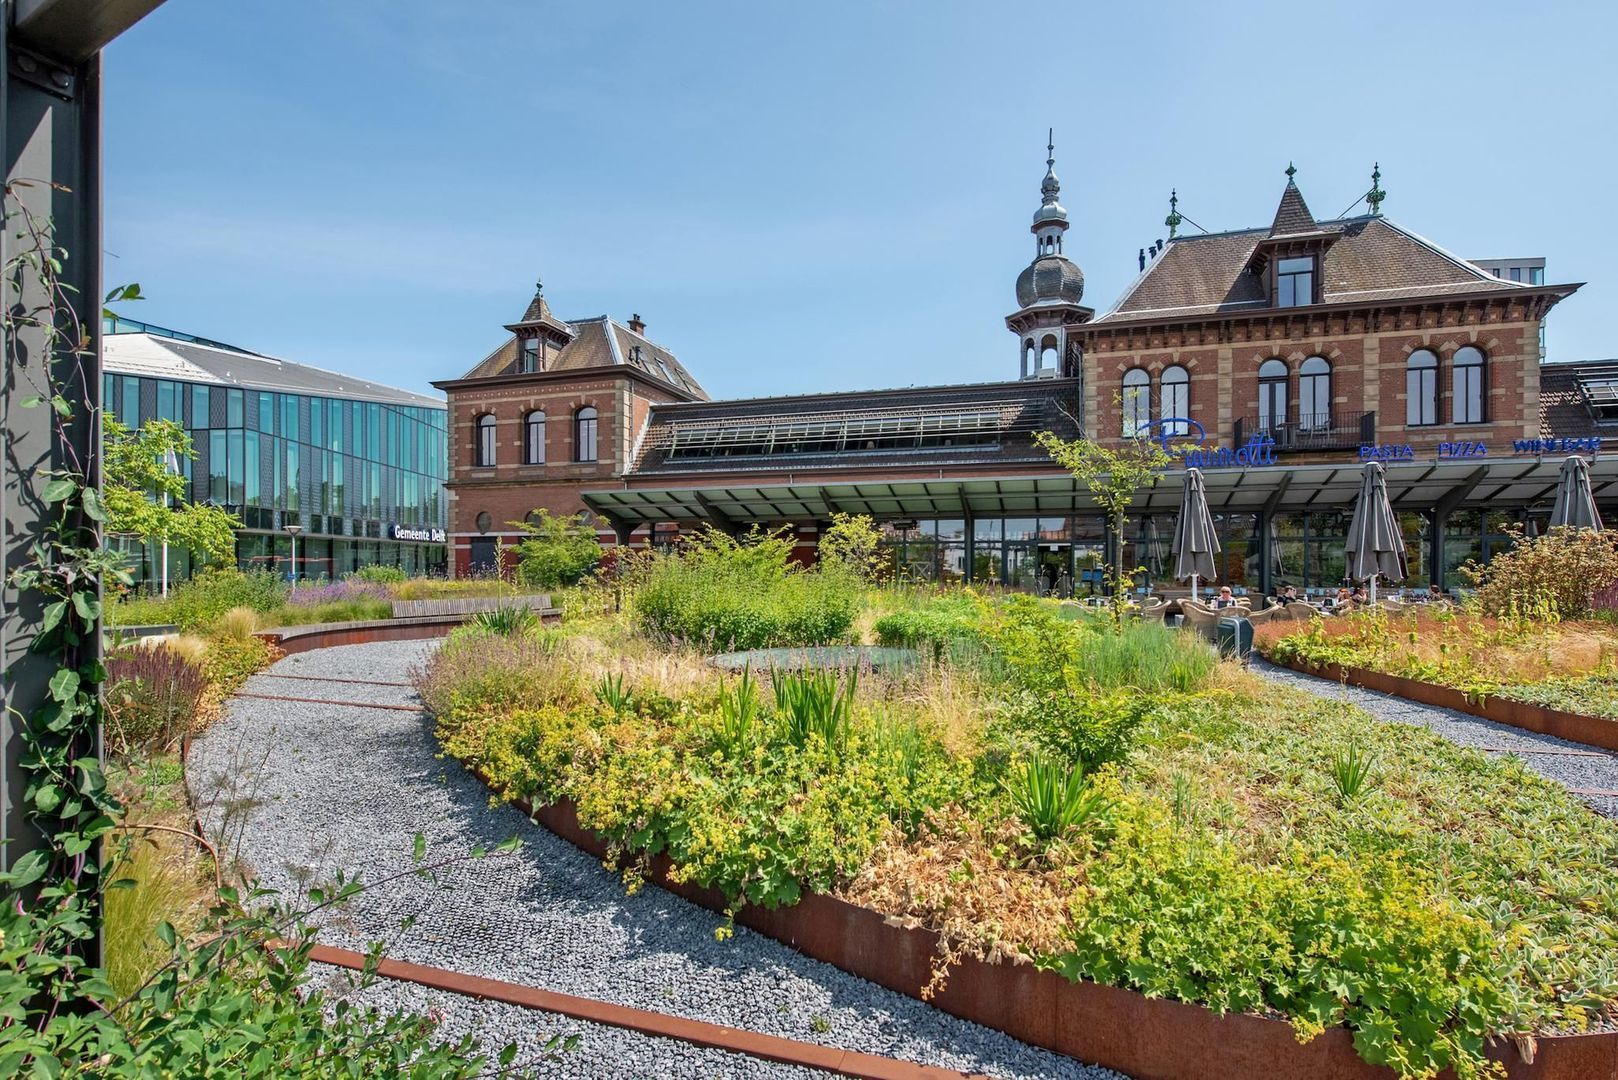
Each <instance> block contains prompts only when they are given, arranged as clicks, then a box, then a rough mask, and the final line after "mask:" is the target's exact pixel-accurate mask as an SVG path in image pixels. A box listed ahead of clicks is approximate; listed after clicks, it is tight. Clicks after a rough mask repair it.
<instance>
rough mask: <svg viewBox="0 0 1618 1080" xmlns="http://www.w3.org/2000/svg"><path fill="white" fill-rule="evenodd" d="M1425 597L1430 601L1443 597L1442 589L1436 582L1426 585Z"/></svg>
mask: <svg viewBox="0 0 1618 1080" xmlns="http://www.w3.org/2000/svg"><path fill="white" fill-rule="evenodd" d="M1427 599H1428V600H1430V601H1437V600H1442V599H1444V590H1443V588H1442V587H1441V586H1440V585H1439V584H1438V583H1437V582H1434V583H1433V584H1431V585H1429V586H1427Z"/></svg>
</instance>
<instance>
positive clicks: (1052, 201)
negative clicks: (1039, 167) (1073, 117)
mask: <svg viewBox="0 0 1618 1080" xmlns="http://www.w3.org/2000/svg"><path fill="white" fill-rule="evenodd" d="M1045 138H1046V143H1045V180H1044V182H1043V183H1041V184H1040V185H1039V193H1040V194H1041V195H1042V196H1044V198H1043V199H1041V202H1043V203H1044V205H1046V206H1055V205H1056V198H1057V196H1058V195H1060V194H1061V193H1062V182H1061V181H1060V180H1058V179H1056V129H1055V128H1047V129H1046V131H1045Z"/></svg>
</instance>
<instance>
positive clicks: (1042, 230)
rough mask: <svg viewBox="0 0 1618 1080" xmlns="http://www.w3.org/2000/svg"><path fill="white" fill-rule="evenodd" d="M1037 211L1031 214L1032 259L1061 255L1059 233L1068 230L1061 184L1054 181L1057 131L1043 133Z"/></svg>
mask: <svg viewBox="0 0 1618 1080" xmlns="http://www.w3.org/2000/svg"><path fill="white" fill-rule="evenodd" d="M1039 194H1040V200H1039V209H1038V210H1037V211H1035V212H1034V224H1033V227H1032V231H1033V234H1034V258H1036V259H1038V258H1040V257H1041V256H1044V255H1060V254H1061V253H1062V234H1063V233H1064V232H1066V231H1067V211H1066V210H1064V209H1062V204H1061V203H1060V202H1058V201H1057V199H1058V198H1059V197H1060V196H1061V194H1062V183H1061V181H1059V180H1057V179H1056V131H1055V129H1054V128H1052V129H1050V130H1049V131H1047V133H1046V143H1045V179H1044V180H1043V181H1042V182H1041V183H1040V185H1039Z"/></svg>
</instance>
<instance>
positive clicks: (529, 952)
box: [188, 641, 1119, 1080]
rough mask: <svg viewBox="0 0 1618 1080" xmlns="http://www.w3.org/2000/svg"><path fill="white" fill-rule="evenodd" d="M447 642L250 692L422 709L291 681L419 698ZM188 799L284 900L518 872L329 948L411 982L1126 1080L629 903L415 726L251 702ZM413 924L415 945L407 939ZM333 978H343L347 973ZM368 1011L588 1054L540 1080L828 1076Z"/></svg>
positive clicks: (410, 903) (569, 1058)
mask: <svg viewBox="0 0 1618 1080" xmlns="http://www.w3.org/2000/svg"><path fill="white" fill-rule="evenodd" d="M435 647H436V642H430V641H429V642H387V643H379V644H373V645H348V646H341V647H337V648H331V649H323V650H319V651H316V652H311V653H305V654H302V655H297V656H290V657H287V658H286V659H284V660H281V661H280V662H279V663H277V664H275V665H274V666H273V667H271V668H270V669H269V671H268V672H266V673H264V674H261V675H257V676H254V678H253V679H252V680H251V681H250V682H249V683H248V685H247V687H246V691H247V692H248V693H254V694H275V695H285V696H288V697H302V698H331V699H342V700H345V701H367V702H372V703H384V704H417V703H418V701H417V698H416V697H415V695H414V693H413V691H411V690H410V689H409V688H407V687H402V686H400V687H395V686H372V685H362V684H354V683H332V682H324V681H308V680H304V679H298V680H292V679H281V678H276V677H275V676H276V675H277V674H297V675H314V676H322V677H335V678H345V679H374V680H382V681H403V680H404V679H405V678H406V672H407V670H408V669H409V667H410V666H411V665H412V664H414V663H417V662H419V661H420V660H422V659H423V658H425V657H426V656H427V655H428V654H429V653H430V652H431V650H432V649H433V648H435ZM188 780H189V783H190V785H191V789H192V793H193V798H194V799H195V801H196V805H197V806H198V808H199V814H200V815H201V816H202V818H203V820H204V822H205V824H206V826H207V828H208V829H209V831H210V832H214V833H216V834H219V835H221V836H223V837H224V839H225V842H226V843H232V842H233V841H234V842H235V843H237V844H238V845H239V850H240V854H241V856H242V857H243V858H244V859H245V860H246V861H247V863H248V864H249V865H251V866H252V867H253V868H254V869H255V870H256V871H257V873H258V874H259V875H260V878H261V880H262V881H263V882H264V883H265V884H266V885H269V886H271V887H274V888H280V889H283V890H286V889H295V888H297V887H298V886H299V885H300V884H303V883H306V882H311V881H319V880H322V879H326V878H329V877H330V875H331V872H332V871H334V870H336V869H339V868H346V869H348V870H363V871H364V875H365V877H366V879H367V880H375V879H377V878H379V877H381V876H384V875H386V874H388V873H391V872H397V871H400V870H406V869H408V868H409V867H410V866H411V848H412V840H413V837H414V836H415V834H416V832H417V831H418V830H419V831H420V832H422V833H424V834H425V836H426V839H427V860H428V861H429V862H430V861H432V860H433V859H434V858H441V857H445V856H449V855H453V854H459V853H464V852H466V851H469V850H470V849H471V848H472V847H474V846H476V845H480V844H481V845H484V846H486V847H490V848H492V847H493V846H495V845H496V844H498V843H500V842H501V841H502V840H504V839H506V838H507V837H510V836H513V835H519V836H521V837H522V839H523V846H522V848H521V849H520V850H519V852H518V853H517V854H516V855H513V856H491V857H488V858H485V859H481V860H476V861H470V862H462V863H457V864H456V865H454V866H453V867H451V868H449V869H447V870H445V871H443V872H441V874H440V875H439V881H438V883H437V884H434V883H432V882H428V881H423V880H421V879H419V878H417V877H414V876H409V877H405V878H403V879H401V880H400V881H397V882H393V883H391V884H389V885H387V886H385V887H381V888H378V889H377V890H375V891H372V892H368V893H366V894H365V895H364V896H362V897H361V898H360V899H359V900H357V901H356V902H355V903H354V904H353V905H351V906H350V907H349V908H347V909H345V911H344V912H343V913H342V915H341V916H340V918H339V919H338V920H337V921H335V922H334V923H333V924H331V925H329V926H327V927H324V928H323V929H322V932H321V940H322V941H325V942H327V943H328V944H332V945H339V946H346V947H350V948H363V947H364V943H365V942H368V941H372V940H386V941H387V942H388V950H387V951H388V954H389V955H390V956H394V957H396V958H398V959H401V960H409V961H414V962H416V963H422V964H432V965H437V966H439V967H444V968H449V969H451V970H454V971H460V972H465V973H468V974H473V975H484V976H489V977H492V978H499V979H506V980H509V981H512V982H518V983H524V984H527V985H531V986H538V987H543V988H545V989H549V990H556V991H560V992H563V993H570V994H578V995H581V996H584V997H592V998H598V999H601V1000H605V1001H611V1002H616V1003H618V1004H622V1005H630V1006H636V1007H639V1008H643V1009H652V1010H656V1011H658V1012H664V1013H670V1014H674V1015H680V1016H688V1017H692V1018H695V1019H700V1020H707V1021H710V1022H713V1023H719V1024H728V1025H731V1026H733V1027H738V1028H746V1029H749V1030H753V1031H759V1032H763V1033H767V1034H772V1035H780V1036H784V1037H787V1038H792V1039H798V1040H802V1041H805V1042H816V1043H822V1044H825V1045H830V1046H839V1047H844V1048H847V1049H852V1050H860V1051H864V1052H867V1053H873V1054H883V1055H888V1056H891V1057H897V1058H904V1059H907V1060H911V1061H918V1062H923V1063H926V1064H930V1065H940V1066H946V1067H949V1068H953V1069H959V1070H962V1071H965V1072H972V1073H982V1074H986V1075H991V1076H1000V1077H1080V1078H1089V1080H1102V1078H1114V1080H1116V1078H1118V1077H1119V1074H1118V1073H1114V1072H1111V1071H1109V1070H1105V1069H1101V1068H1097V1067H1093V1066H1086V1065H1081V1064H1079V1063H1077V1062H1075V1061H1073V1060H1071V1059H1069V1058H1066V1057H1062V1056H1060V1055H1056V1054H1052V1053H1049V1052H1047V1051H1044V1050H1038V1049H1035V1048H1033V1047H1030V1046H1028V1045H1026V1044H1024V1043H1021V1042H1018V1041H1017V1040H1015V1039H1012V1038H1010V1037H1008V1036H1006V1035H1003V1034H1001V1033H999V1032H996V1031H991V1030H989V1029H987V1028H983V1027H980V1026H978V1025H976V1024H971V1023H967V1022H965V1021H962V1020H957V1019H955V1018H954V1017H951V1016H948V1015H946V1014H944V1013H942V1012H939V1011H938V1010H936V1009H933V1008H932V1007H930V1006H928V1005H925V1004H923V1003H921V1002H918V1001H915V1000H913V999H911V998H908V997H905V996H903V995H901V994H896V993H893V992H892V991H889V990H884V989H882V988H881V987H878V986H876V985H874V984H872V983H869V982H866V981H865V980H863V979H858V978H855V977H854V976H851V975H848V974H846V973H844V972H842V971H839V970H838V969H836V968H834V967H831V966H830V965H827V964H822V963H819V962H817V961H814V960H810V959H807V958H806V957H804V956H802V955H801V954H799V953H797V952H794V951H793V950H791V949H789V948H787V947H786V946H784V945H781V944H780V943H778V942H775V941H772V940H770V939H768V938H765V937H761V936H759V935H757V934H754V933H753V932H752V931H749V930H747V929H745V928H743V927H737V928H736V934H735V937H734V939H732V940H730V941H727V942H719V941H716V940H715V939H714V934H713V932H714V929H715V927H717V926H718V925H719V922H720V920H719V917H718V916H716V915H714V914H713V913H712V912H709V911H707V910H705V909H703V908H700V907H697V906H695V905H693V904H690V903H688V902H687V901H685V900H682V899H680V898H679V897H676V896H674V895H672V894H670V893H667V892H665V891H663V890H661V889H658V888H656V887H653V886H647V887H645V888H643V889H642V890H641V891H640V892H639V893H638V894H637V895H635V896H627V895H625V892H624V887H623V885H622V883H621V882H620V880H619V878H618V876H617V875H616V874H614V873H611V872H609V871H607V870H605V869H603V868H602V866H601V865H600V863H598V862H597V861H596V860H595V859H593V858H591V857H590V856H589V855H586V854H584V853H583V852H581V851H579V850H578V849H576V848H574V847H573V846H572V845H570V844H568V843H567V842H565V841H563V840H560V839H558V838H556V837H554V836H552V835H551V834H550V833H549V832H547V831H546V830H544V829H543V828H540V827H539V826H537V825H534V824H532V823H530V822H529V821H528V819H527V818H526V817H524V816H523V815H522V814H520V813H519V812H517V811H516V810H513V809H512V808H510V807H508V806H504V805H500V806H495V807H491V806H490V805H489V794H488V791H487V789H486V788H484V787H483V786H482V785H481V784H480V783H478V782H477V780H476V779H474V778H473V777H472V776H471V775H470V774H468V773H467V772H466V771H465V770H464V769H462V768H461V766H460V765H459V764H457V763H456V762H454V761H452V760H448V759H441V758H440V757H439V756H438V746H437V743H436V742H435V740H434V739H433V736H432V730H431V724H430V722H429V721H428V720H427V719H426V718H425V717H424V716H422V715H421V714H419V713H415V712H402V711H391V710H383V709H364V708H353V707H346V706H340V705H325V704H315V703H309V702H296V703H295V702H287V701H270V700H263V699H260V698H236V699H234V700H233V701H231V702H230V703H229V705H228V706H227V708H226V710H225V715H224V716H223V717H221V718H220V720H219V721H218V722H217V723H216V724H214V726H213V727H212V728H210V729H209V731H208V732H207V733H206V734H205V735H204V736H202V737H201V738H199V739H198V740H197V741H196V742H195V744H194V745H193V747H192V752H191V758H190V764H189V768H188ZM406 919H413V920H414V922H413V923H411V925H410V926H409V927H408V929H403V930H401V922H402V921H403V920H406ZM333 974H335V973H333ZM364 996H365V998H367V999H369V1000H371V1001H374V1002H377V1003H379V1004H381V1003H385V1004H388V1005H392V1006H405V1007H409V1008H413V1009H422V1010H425V1009H428V1008H432V1009H434V1010H436V1011H437V1012H438V1013H439V1014H441V1015H442V1017H443V1024H444V1030H445V1031H446V1032H449V1033H459V1032H461V1031H466V1030H471V1031H475V1032H477V1033H478V1036H479V1038H480V1039H481V1040H483V1042H484V1045H485V1046H486V1047H488V1048H490V1049H498V1048H499V1047H500V1046H501V1045H503V1044H504V1043H505V1042H507V1041H511V1040H517V1041H519V1042H520V1043H522V1044H523V1054H522V1055H520V1056H519V1060H523V1058H524V1057H526V1056H527V1055H529V1054H531V1053H532V1052H533V1051H534V1050H535V1048H537V1046H538V1045H540V1044H542V1043H543V1042H544V1040H545V1039H546V1038H547V1037H549V1036H550V1035H552V1034H556V1033H563V1034H576V1035H578V1036H579V1039H580V1041H579V1045H578V1046H577V1048H576V1049H574V1050H573V1051H571V1052H569V1053H567V1054H564V1055H562V1056H561V1057H560V1058H559V1059H557V1060H555V1061H552V1062H548V1063H546V1064H545V1065H544V1066H543V1068H542V1070H541V1071H543V1072H544V1073H545V1074H546V1075H553V1076H578V1077H597V1076H608V1075H610V1076H634V1077H641V1076H648V1077H649V1076H655V1077H658V1078H659V1080H674V1078H683V1077H693V1078H695V1077H704V1078H707V1077H764V1076H769V1077H778V1076H779V1077H794V1076H818V1075H823V1074H820V1073H817V1072H811V1071H808V1070H801V1069H792V1068H787V1067H783V1066H779V1065H773V1064H769V1063H766V1062H761V1061H757V1060H754V1059H749V1058H743V1057H738V1056H736V1055H732V1054H727V1053H724V1052H721V1051H715V1050H707V1049H699V1048H696V1047H692V1046H690V1045H688V1044H684V1043H678V1042H674V1041H671V1040H666V1039H660V1038H656V1037H653V1036H647V1035H641V1034H638V1033H633V1032H627V1031H623V1030H620V1029H616V1028H609V1027H604V1026H600V1025H593V1024H586V1023H582V1022H579V1021H575V1020H571V1019H568V1018H566V1017H560V1016H552V1015H548V1014H540V1013H535V1012H532V1011H529V1010H525V1009H519V1008H516V1007H513V1006H506V1005H496V1004H490V1003H481V1002H475V1001H472V1000H470V999H468V998H463V997H460V996H458V995H451V994H446V993H442V992H437V991H432V990H427V989H425V988H421V987H415V986H410V985H405V984H398V983H392V982H384V983H383V984H380V985H378V986H376V987H373V988H372V989H370V990H368V991H366V992H365V995H364Z"/></svg>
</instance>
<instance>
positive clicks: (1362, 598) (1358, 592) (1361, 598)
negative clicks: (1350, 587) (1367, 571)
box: [1349, 585, 1370, 604]
mask: <svg viewBox="0 0 1618 1080" xmlns="http://www.w3.org/2000/svg"><path fill="white" fill-rule="evenodd" d="M1349 599H1350V600H1352V601H1354V602H1355V603H1356V604H1363V603H1365V602H1366V601H1367V600H1369V599H1370V594H1369V593H1367V592H1366V591H1365V586H1364V585H1356V586H1354V591H1353V593H1351V594H1350V595H1349Z"/></svg>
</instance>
